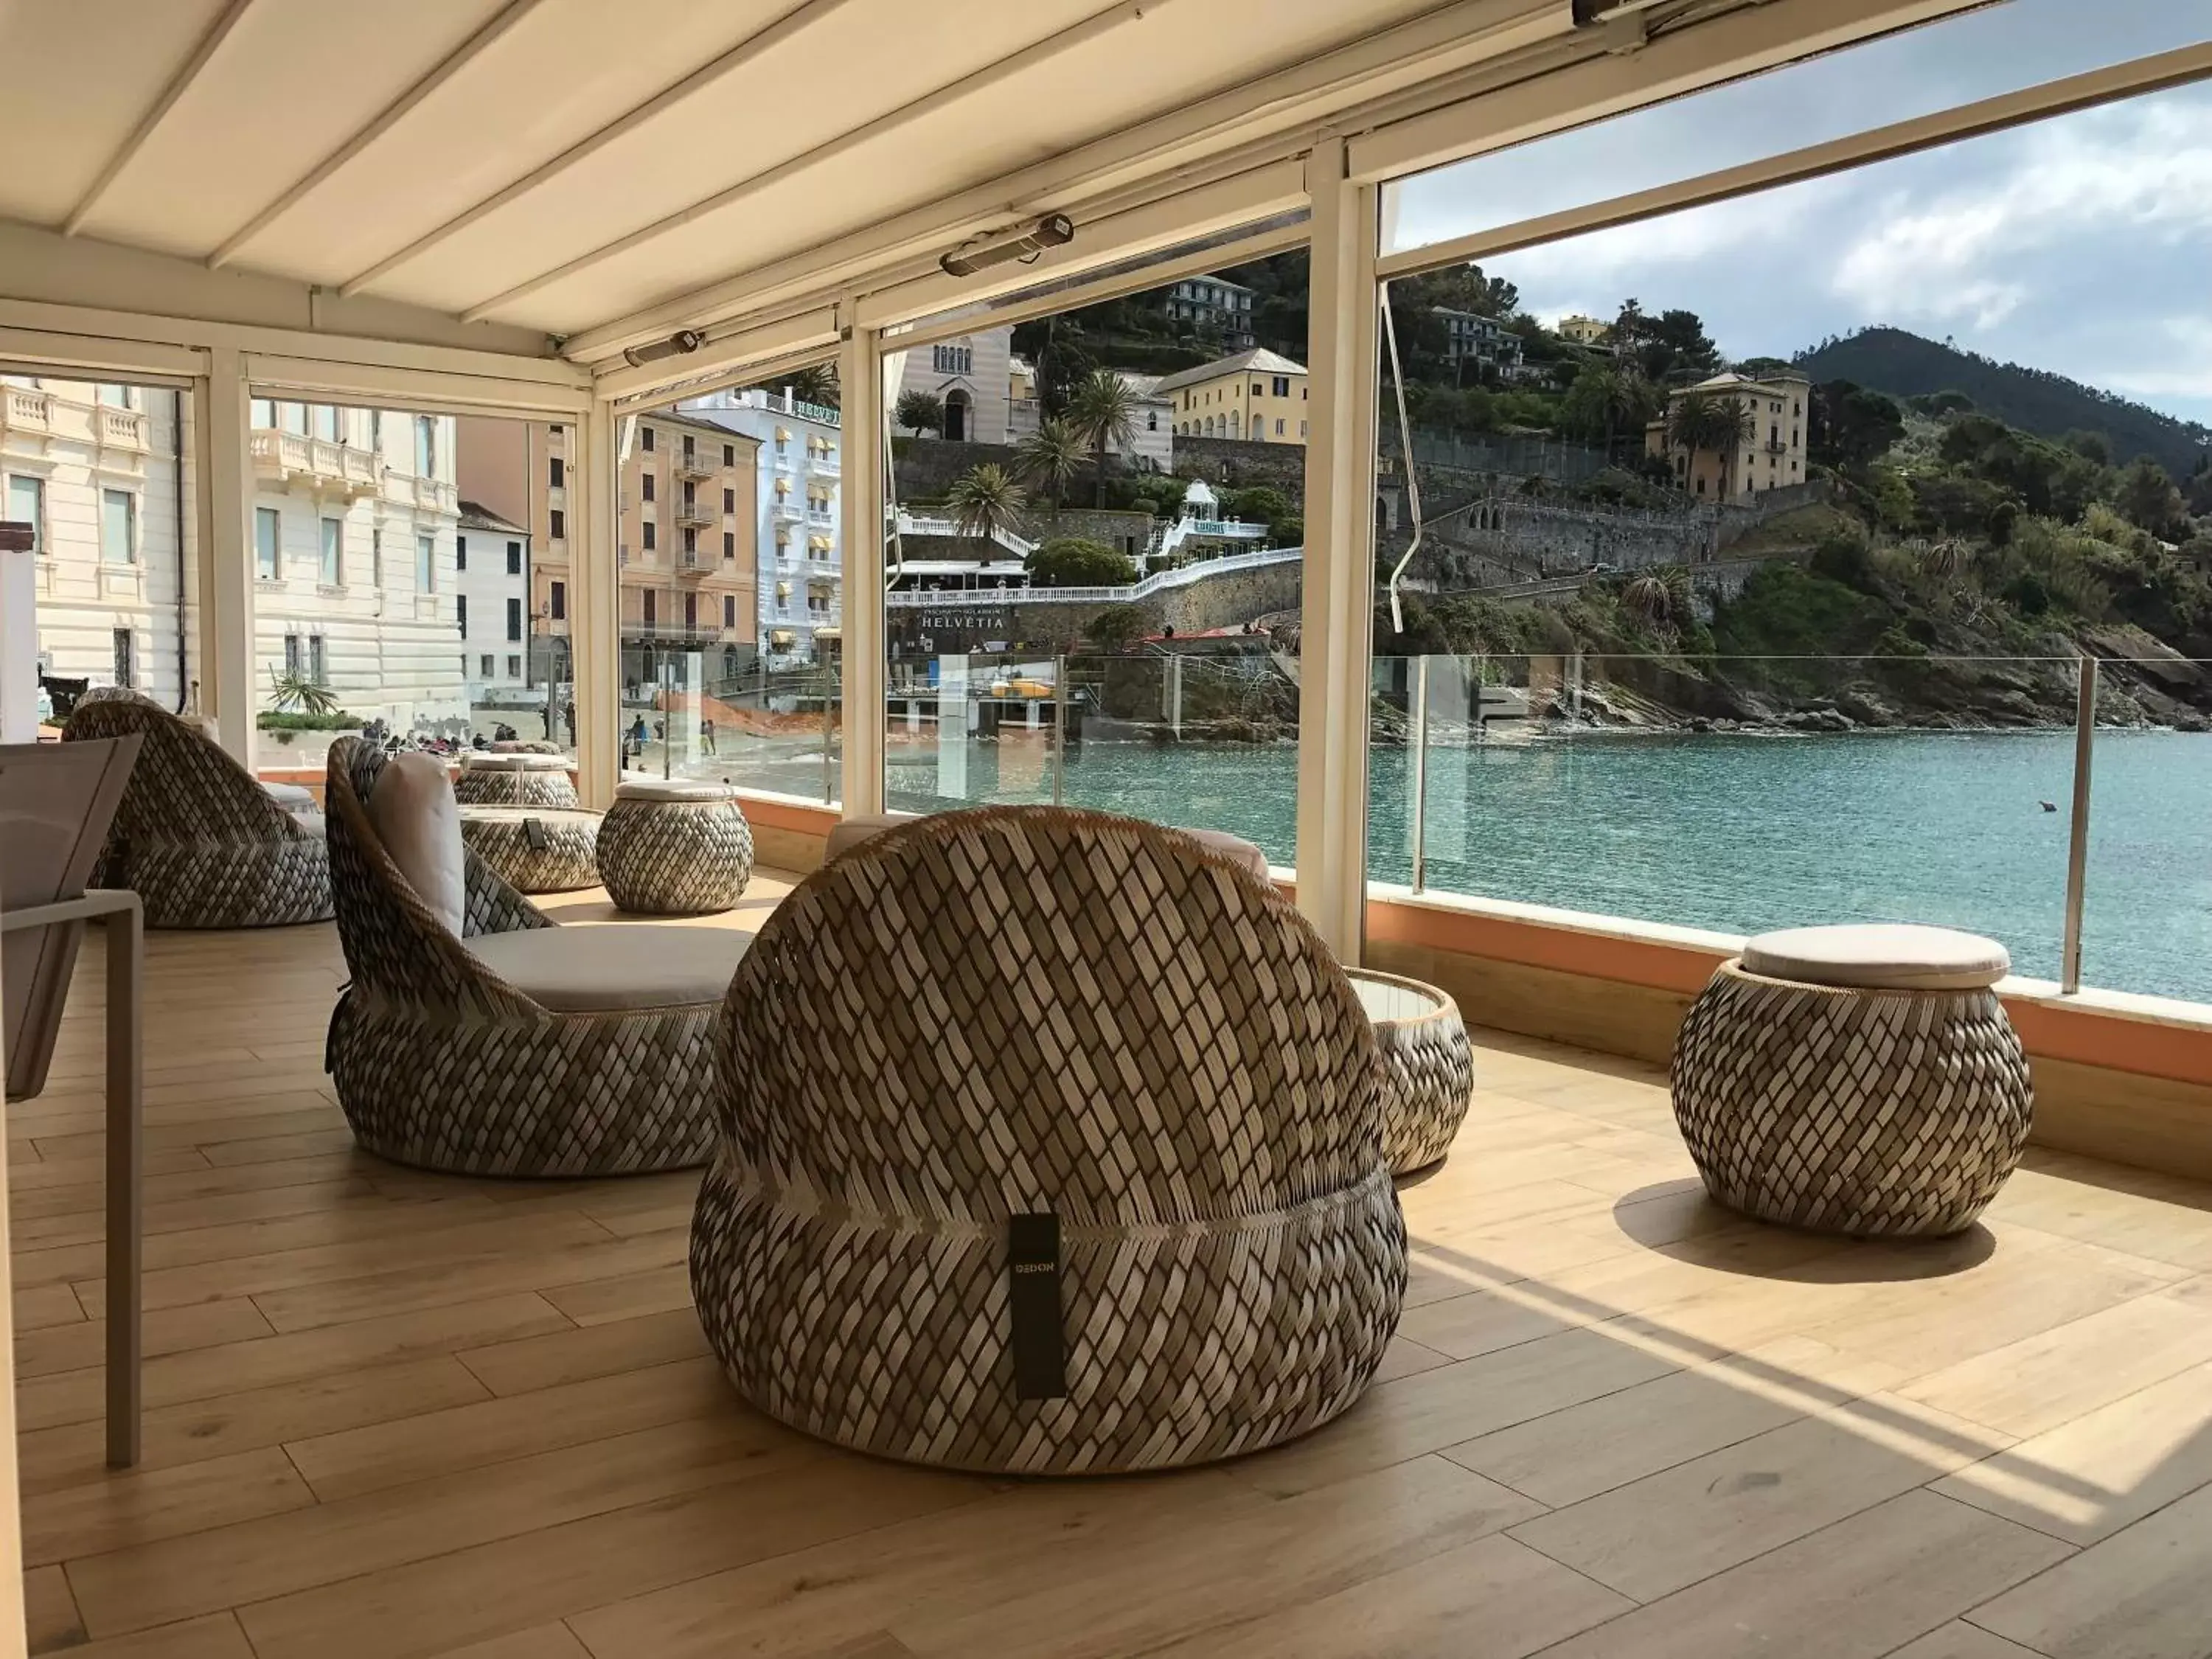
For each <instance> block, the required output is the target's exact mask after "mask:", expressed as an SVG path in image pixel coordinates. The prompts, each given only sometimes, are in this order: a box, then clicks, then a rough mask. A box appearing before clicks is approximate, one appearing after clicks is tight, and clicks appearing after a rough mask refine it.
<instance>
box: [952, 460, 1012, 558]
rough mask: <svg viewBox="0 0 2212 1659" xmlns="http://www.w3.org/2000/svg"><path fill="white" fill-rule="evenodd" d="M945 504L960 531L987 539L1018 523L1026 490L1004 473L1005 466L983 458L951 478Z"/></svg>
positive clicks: (1003, 532) (1006, 532)
mask: <svg viewBox="0 0 2212 1659" xmlns="http://www.w3.org/2000/svg"><path fill="white" fill-rule="evenodd" d="M945 505H946V506H947V507H951V509H952V521H953V523H955V524H957V525H958V526H960V533H961V534H962V535H963V536H974V537H976V538H979V539H981V540H983V541H989V540H990V539H991V538H993V537H994V536H999V535H1002V534H1010V533H1012V531H1013V530H1014V529H1015V528H1016V527H1017V526H1019V525H1020V523H1021V521H1022V509H1023V508H1024V507H1026V506H1028V505H1029V492H1028V491H1026V490H1024V489H1023V488H1022V487H1021V486H1020V485H1019V484H1018V483H1015V482H1014V481H1013V480H1012V478H1010V477H1007V476H1006V468H1004V467H1002V466H1000V465H998V464H997V463H996V462H993V461H986V462H984V463H983V464H982V465H981V466H975V467H970V468H969V470H968V471H965V472H963V473H962V474H961V475H960V476H959V477H957V478H955V479H954V480H953V481H952V488H951V489H948V490H946V491H945Z"/></svg>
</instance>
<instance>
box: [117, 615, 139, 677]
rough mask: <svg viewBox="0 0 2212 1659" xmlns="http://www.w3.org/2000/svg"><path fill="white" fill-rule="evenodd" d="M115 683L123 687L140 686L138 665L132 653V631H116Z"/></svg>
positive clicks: (121, 629) (119, 629)
mask: <svg viewBox="0 0 2212 1659" xmlns="http://www.w3.org/2000/svg"><path fill="white" fill-rule="evenodd" d="M115 683H116V684H118V685H121V686H133V685H136V684H138V665H137V659H136V658H135V657H134V655H133V653H132V651H131V630H130V629H127V628H118V629H116V630H115Z"/></svg>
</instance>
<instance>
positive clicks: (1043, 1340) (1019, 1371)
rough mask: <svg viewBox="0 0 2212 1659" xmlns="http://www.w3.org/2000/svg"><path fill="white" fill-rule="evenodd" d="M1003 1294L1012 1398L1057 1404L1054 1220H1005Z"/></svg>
mask: <svg viewBox="0 0 2212 1659" xmlns="http://www.w3.org/2000/svg"><path fill="white" fill-rule="evenodd" d="M1006 1291H1007V1301H1008V1303H1009V1304H1010V1305H1011V1307H1012V1310H1013V1323H1014V1331H1013V1349H1014V1397H1015V1398H1016V1399H1017V1400H1058V1399H1060V1398H1061V1397H1062V1396H1064V1395H1066V1393H1067V1360H1066V1341H1065V1339H1064V1338H1063V1336H1062V1334H1061V1332H1060V1218H1059V1217H1058V1216H1056V1215H1052V1214H1049V1213H1048V1214H1044V1215H1018V1216H1012V1217H1009V1218H1007V1221H1006Z"/></svg>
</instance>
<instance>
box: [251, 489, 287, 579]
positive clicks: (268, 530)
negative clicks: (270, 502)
mask: <svg viewBox="0 0 2212 1659" xmlns="http://www.w3.org/2000/svg"><path fill="white" fill-rule="evenodd" d="M280 528H281V520H278V518H277V516H276V508H275V507H255V508H254V509H253V568H254V570H255V572H256V573H257V574H258V575H259V576H260V578H261V580H263V581H265V582H273V581H275V580H276V547H277V535H278V532H279V529H280Z"/></svg>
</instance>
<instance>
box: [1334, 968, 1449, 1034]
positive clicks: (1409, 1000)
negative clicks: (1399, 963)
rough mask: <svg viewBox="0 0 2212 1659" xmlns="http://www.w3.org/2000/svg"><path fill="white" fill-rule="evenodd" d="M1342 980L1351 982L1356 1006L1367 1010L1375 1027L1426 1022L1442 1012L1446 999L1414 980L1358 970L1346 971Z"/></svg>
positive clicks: (1368, 1016) (1436, 991)
mask: <svg viewBox="0 0 2212 1659" xmlns="http://www.w3.org/2000/svg"><path fill="white" fill-rule="evenodd" d="M1345 977H1346V978H1347V979H1349V980H1350V981H1352V990H1353V991H1354V992H1356V993H1357V994H1358V997H1359V1006H1361V1007H1362V1008H1364V1009H1365V1010H1366V1011H1367V1018H1370V1019H1371V1020H1373V1021H1374V1022H1375V1023H1376V1024H1377V1025H1385V1024H1393V1023H1395V1022H1396V1021H1399V1020H1407V1019H1426V1018H1429V1017H1430V1016H1431V1014H1440V1013H1442V1012H1443V1011H1444V1005H1445V1001H1446V998H1445V996H1444V994H1443V992H1441V991H1438V990H1436V989H1434V988H1432V987H1429V986H1426V985H1421V984H1419V983H1416V982H1415V981H1413V980H1409V979H1397V978H1394V977H1392V976H1390V975H1384V974H1373V973H1367V972H1364V971H1362V970H1360V969H1347V970H1346V974H1345Z"/></svg>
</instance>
